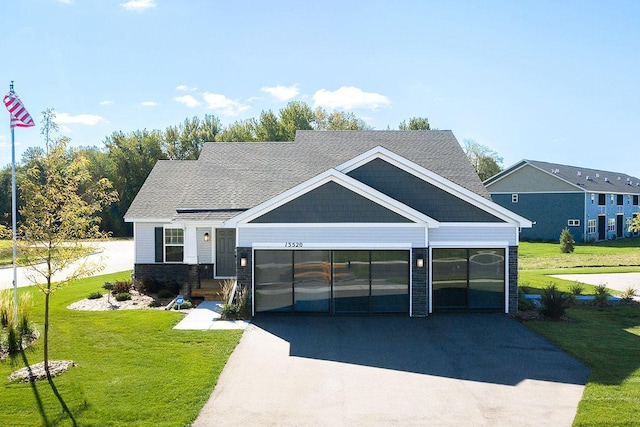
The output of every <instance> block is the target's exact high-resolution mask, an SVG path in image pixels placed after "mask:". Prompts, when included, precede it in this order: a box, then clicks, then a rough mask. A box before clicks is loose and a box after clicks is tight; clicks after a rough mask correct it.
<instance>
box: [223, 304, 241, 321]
mask: <svg viewBox="0 0 640 427" xmlns="http://www.w3.org/2000/svg"><path fill="white" fill-rule="evenodd" d="M238 308H239V307H238V304H226V303H225V304H222V307H220V318H221V319H224V320H236V319H238V318H239V316H240V313H239V310H238Z"/></svg>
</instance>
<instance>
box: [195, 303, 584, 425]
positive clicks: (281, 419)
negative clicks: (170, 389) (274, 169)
mask: <svg viewBox="0 0 640 427" xmlns="http://www.w3.org/2000/svg"><path fill="white" fill-rule="evenodd" d="M588 375H589V370H588V369H587V368H586V367H585V366H584V365H583V364H582V363H580V362H579V361H577V360H575V359H574V358H572V357H570V356H569V355H567V354H566V353H564V352H562V351H560V350H559V349H558V348H557V347H555V346H554V345H552V344H551V343H550V342H548V341H546V340H545V339H543V338H542V337H540V336H539V335H537V334H535V333H533V332H532V331H530V330H529V329H527V328H526V327H524V326H523V325H521V324H519V323H518V322H516V321H515V320H513V319H511V318H510V317H508V316H506V315H491V314H481V315H473V314H465V315H437V316H436V315H434V316H430V317H428V318H421V319H416V318H413V319H412V318H406V317H383V316H380V317H321V316H318V317H314V316H309V317H278V316H272V317H263V318H255V319H254V320H253V323H252V324H251V325H250V326H249V327H248V328H247V330H246V331H245V333H244V335H243V337H242V339H241V341H240V344H239V345H238V347H236V349H235V351H234V352H233V354H232V355H231V357H230V358H229V361H228V363H227V365H226V366H225V368H224V370H223V372H222V374H221V375H220V378H219V380H218V384H217V385H216V387H215V389H214V391H213V394H212V395H211V398H210V399H209V401H208V402H207V403H206V404H205V406H204V408H203V409H202V411H201V413H200V415H199V416H198V418H197V419H196V421H195V422H194V424H193V426H195V427H202V426H248V425H261V426H338V425H340V426H367V427H368V426H408V425H420V426H423V425H437V426H515V425H517V426H545V425H546V426H570V425H571V423H572V421H573V418H574V417H575V413H576V409H577V406H578V403H579V402H580V399H581V397H582V392H583V389H584V385H585V384H586V381H587V379H588Z"/></svg>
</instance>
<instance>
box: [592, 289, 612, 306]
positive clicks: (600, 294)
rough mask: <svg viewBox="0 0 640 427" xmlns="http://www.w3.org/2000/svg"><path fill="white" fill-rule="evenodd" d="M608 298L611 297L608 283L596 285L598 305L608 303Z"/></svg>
mask: <svg viewBox="0 0 640 427" xmlns="http://www.w3.org/2000/svg"><path fill="white" fill-rule="evenodd" d="M607 298H609V291H607V285H604V284H601V285H598V286H596V293H595V297H594V301H595V302H596V304H598V305H604V304H606V303H607Z"/></svg>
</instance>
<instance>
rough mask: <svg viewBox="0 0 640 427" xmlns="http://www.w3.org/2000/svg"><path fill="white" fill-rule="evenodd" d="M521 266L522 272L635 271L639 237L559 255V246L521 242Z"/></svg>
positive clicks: (639, 252) (639, 263)
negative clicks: (558, 270)
mask: <svg viewBox="0 0 640 427" xmlns="http://www.w3.org/2000/svg"><path fill="white" fill-rule="evenodd" d="M518 252H519V253H518V262H519V266H520V269H522V270H543V269H559V268H582V267H615V268H619V267H632V268H633V267H635V268H636V270H635V271H638V269H640V267H639V266H640V237H634V238H629V239H619V240H609V241H606V242H602V243H596V244H590V245H585V244H578V245H576V247H575V250H574V252H573V253H570V254H563V253H561V252H560V244H559V243H530V242H521V243H520V247H519V251H518Z"/></svg>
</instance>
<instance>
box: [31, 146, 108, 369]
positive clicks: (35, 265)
mask: <svg viewBox="0 0 640 427" xmlns="http://www.w3.org/2000/svg"><path fill="white" fill-rule="evenodd" d="M66 144H67V139H66V138H60V139H58V140H57V141H56V142H55V143H53V144H52V145H50V146H49V152H48V154H46V155H45V156H44V157H43V158H42V161H41V163H40V164H36V165H34V166H32V167H30V168H29V169H28V170H27V171H26V174H25V176H24V178H23V180H22V181H21V185H20V190H21V196H22V206H21V208H20V214H21V218H22V221H21V224H20V229H19V234H20V236H21V239H20V245H21V251H22V253H23V254H24V256H25V259H26V262H25V264H26V265H27V267H28V268H27V277H28V278H29V280H30V281H31V282H32V283H34V284H36V285H37V286H38V288H39V289H40V290H41V291H42V292H43V293H44V296H45V310H44V333H43V348H44V368H45V371H46V372H47V375H49V321H50V319H49V301H50V298H51V295H52V293H53V292H54V291H55V290H57V289H59V288H60V287H62V286H64V285H66V284H68V283H70V282H72V281H73V280H75V279H78V278H80V277H84V276H87V275H89V274H91V273H94V272H96V271H98V270H99V269H100V268H101V266H100V265H98V264H90V263H88V262H86V261H85V262H76V261H78V260H79V259H86V258H84V257H85V256H86V255H88V254H89V253H90V252H92V251H93V250H95V249H93V248H91V247H90V246H89V245H86V244H84V243H83V241H84V240H85V239H97V238H103V237H106V234H105V233H104V232H102V231H100V228H99V223H100V217H99V216H98V214H99V213H100V211H101V210H102V209H103V208H104V207H105V206H107V205H109V204H110V203H112V202H113V201H115V200H117V193H116V192H115V191H112V189H111V183H110V182H109V180H107V179H106V178H102V179H99V180H97V181H96V180H93V179H92V177H91V175H90V174H89V172H88V170H87V167H86V166H87V161H86V159H85V158H83V157H82V156H73V157H71V158H69V156H68V153H67V151H66ZM54 275H57V276H56V278H55V283H54Z"/></svg>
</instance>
